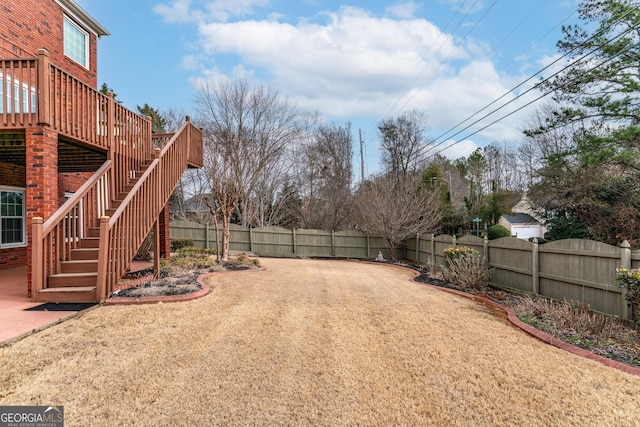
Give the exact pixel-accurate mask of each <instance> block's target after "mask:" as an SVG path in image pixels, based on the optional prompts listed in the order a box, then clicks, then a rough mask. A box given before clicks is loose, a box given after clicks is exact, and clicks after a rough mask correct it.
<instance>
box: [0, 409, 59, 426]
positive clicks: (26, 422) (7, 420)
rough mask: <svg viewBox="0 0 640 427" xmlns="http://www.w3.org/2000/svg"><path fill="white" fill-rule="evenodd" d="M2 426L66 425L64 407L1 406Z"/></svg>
mask: <svg viewBox="0 0 640 427" xmlns="http://www.w3.org/2000/svg"><path fill="white" fill-rule="evenodd" d="M0 427H64V407H63V406H0Z"/></svg>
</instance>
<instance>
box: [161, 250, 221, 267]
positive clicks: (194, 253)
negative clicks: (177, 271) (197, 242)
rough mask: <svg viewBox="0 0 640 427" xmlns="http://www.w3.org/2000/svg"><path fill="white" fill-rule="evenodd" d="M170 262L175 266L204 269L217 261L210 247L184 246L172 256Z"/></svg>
mask: <svg viewBox="0 0 640 427" xmlns="http://www.w3.org/2000/svg"><path fill="white" fill-rule="evenodd" d="M169 264H170V265H171V266H173V267H183V268H189V269H203V268H209V267H213V266H215V265H216V264H217V261H216V259H215V257H212V256H211V254H210V250H208V249H203V248H194V247H184V248H180V250H178V253H177V254H175V255H173V256H172V257H171V259H170V261H169Z"/></svg>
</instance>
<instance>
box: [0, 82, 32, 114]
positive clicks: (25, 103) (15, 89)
mask: <svg viewBox="0 0 640 427" xmlns="http://www.w3.org/2000/svg"><path fill="white" fill-rule="evenodd" d="M12 80H13V82H12ZM3 81H4V84H3V83H2V82H3ZM20 92H22V93H20ZM5 93H6V98H7V111H6V112H7V113H35V112H36V89H35V87H29V86H28V85H27V84H26V83H22V84H20V81H19V80H18V79H12V78H11V76H9V75H7V77H6V78H4V76H3V75H2V73H0V113H4V112H5V111H4V104H3V102H2V98H3V97H4V96H5ZM20 100H22V102H20Z"/></svg>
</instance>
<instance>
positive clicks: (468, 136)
mask: <svg viewBox="0 0 640 427" xmlns="http://www.w3.org/2000/svg"><path fill="white" fill-rule="evenodd" d="M636 28H637V27H636ZM632 29H635V28H632ZM628 31H629V30H628ZM625 33H626V32H625ZM626 52H628V50H626V51H622V52H620V53H618V54H617V55H615V56H613V57H611V58H609V59H607V60H605V61H604V62H602V63H600V64H598V65H596V66H594V67H592V68H590V69H588V70H586V71H585V73H583V74H580V75H578V76H575V77H574V78H573V79H571V80H569V81H568V82H566V83H565V84H564V85H563V86H567V85H569V84H571V83H573V82H575V81H577V80H579V79H580V78H581V77H582V76H583V75H584V74H586V73H588V72H590V71H593V70H595V69H596V68H599V67H602V66H603V65H605V64H606V63H608V62H610V61H613V60H614V59H616V58H617V57H618V56H621V55H622V54H624V53H626ZM573 65H575V62H574V63H573V64H571V66H573ZM566 68H568V67H565V69H566ZM553 92H554V90H550V91H548V92H546V93H543V94H542V95H540V96H538V97H537V98H536V99H534V100H532V101H530V102H528V103H526V104H525V105H523V106H521V107H519V108H517V109H515V110H513V111H511V112H509V113H507V114H505V115H504V116H502V117H500V118H498V119H496V120H494V121H493V122H491V123H489V124H487V125H485V126H483V127H481V128H480V129H478V130H475V131H473V132H472V133H470V134H468V135H466V136H464V137H463V138H461V139H459V140H458V141H455V142H453V143H452V144H450V145H448V146H446V147H444V148H442V149H440V150H438V151H437V152H435V153H433V154H428V152H427V153H425V156H426V157H425V158H424V159H421V160H419V161H420V162H424V161H426V160H427V159H428V158H430V157H433V156H436V155H438V154H440V153H442V152H443V151H445V150H448V149H449V148H451V147H453V146H454V145H456V144H459V143H460V142H462V141H464V140H466V139H468V138H470V137H471V136H473V135H475V134H477V133H479V132H482V131H483V130H485V129H487V128H489V127H491V126H493V125H495V124H496V123H498V122H500V121H502V120H504V119H505V118H507V117H509V116H511V115H513V114H515V113H517V112H518V111H520V110H522V109H524V108H526V107H528V106H529V105H531V104H533V103H535V102H538V101H539V100H540V99H542V98H544V97H546V96H548V95H550V94H551V93H553ZM443 142H444V141H443ZM443 142H440V143H439V144H437V145H441V144H442V143H443Z"/></svg>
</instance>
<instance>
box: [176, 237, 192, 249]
mask: <svg viewBox="0 0 640 427" xmlns="http://www.w3.org/2000/svg"><path fill="white" fill-rule="evenodd" d="M188 246H193V239H171V252H177V251H178V250H179V249H181V248H184V247H188Z"/></svg>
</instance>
